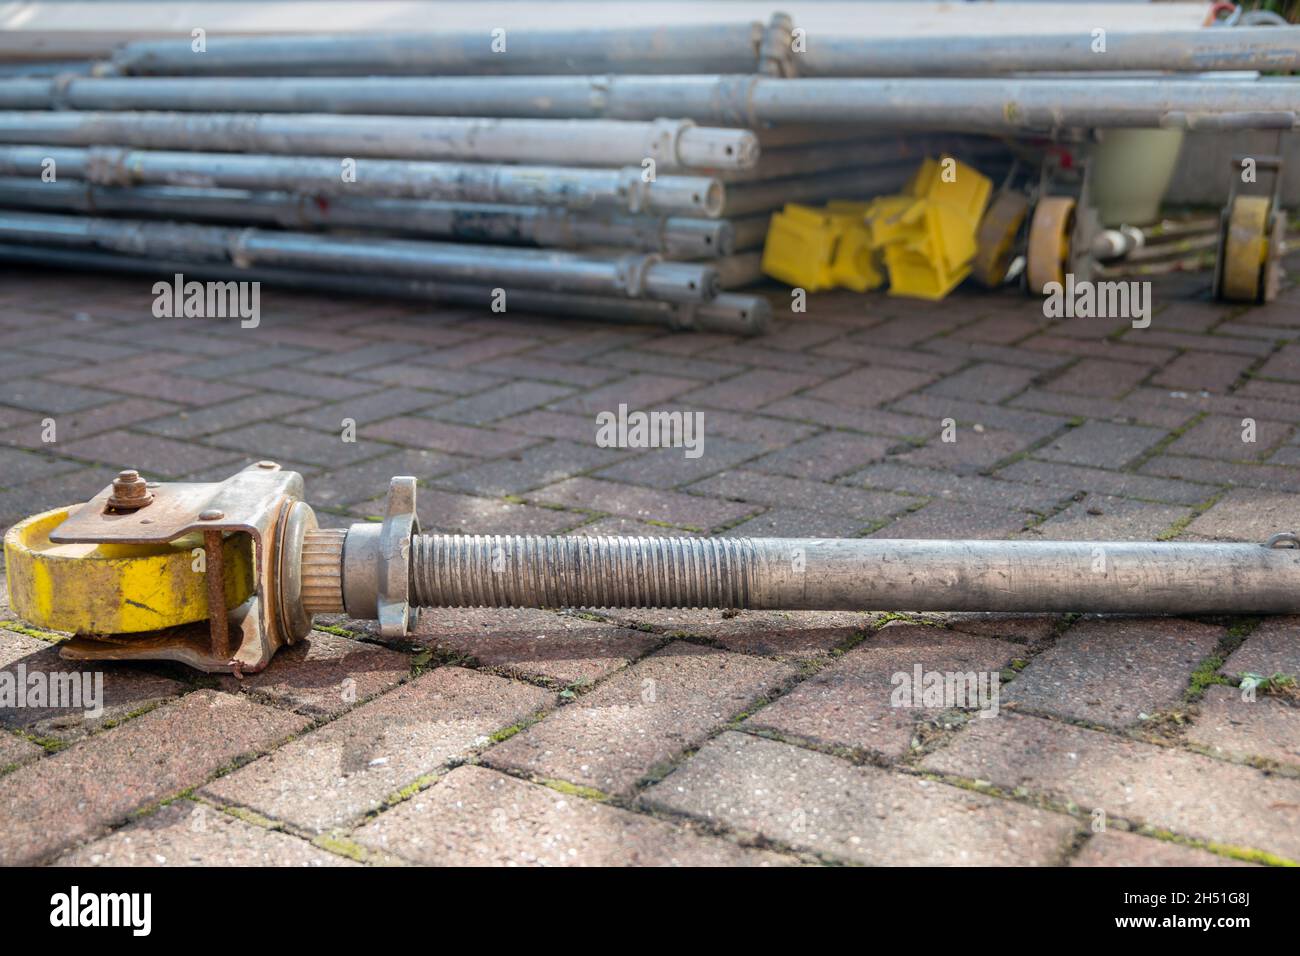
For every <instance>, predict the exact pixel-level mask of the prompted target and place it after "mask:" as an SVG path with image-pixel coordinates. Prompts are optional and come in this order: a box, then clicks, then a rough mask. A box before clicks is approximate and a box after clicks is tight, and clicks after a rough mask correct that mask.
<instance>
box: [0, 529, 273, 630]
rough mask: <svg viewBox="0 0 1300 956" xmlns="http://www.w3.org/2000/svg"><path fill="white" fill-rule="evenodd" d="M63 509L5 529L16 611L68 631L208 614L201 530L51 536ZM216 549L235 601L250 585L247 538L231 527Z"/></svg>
mask: <svg viewBox="0 0 1300 956" xmlns="http://www.w3.org/2000/svg"><path fill="white" fill-rule="evenodd" d="M69 511H70V509H69V508H58V509H55V510H54V511H46V512H45V513H43V514H39V515H35V516H33V517H31V518H28V519H26V520H25V521H21V522H19V523H18V524H16V525H14V526H13V527H12V528H10V529H9V531H8V532H7V533H6V534H5V538H4V550H5V576H6V578H7V579H8V582H9V600H10V604H11V606H12V607H13V610H14V613H15V614H16V615H18V616H19V617H20V618H22V619H23V620H25V621H27V622H28V623H29V624H34V625H36V626H38V627H44V628H48V629H50V630H53V631H71V632H72V633H74V634H138V633H141V632H143V631H153V630H158V629H160V628H165V627H173V626H175V625H177V624H190V623H193V622H196V621H204V620H207V617H208V591H207V579H206V575H205V574H204V573H203V565H202V564H200V563H199V558H198V555H199V553H201V552H202V548H203V539H202V536H201V535H192V536H187V537H185V538H180V539H178V540H176V541H172V542H169V543H167V544H159V545H139V544H55V543H54V542H52V541H50V532H51V531H53V530H54V529H55V528H57V527H58V526H59V525H61V524H62V523H63V522H64V521H65V520H66V519H67V517H68V513H69ZM196 548H197V549H199V551H198V552H197V553H196V551H195V549H196ZM222 553H223V558H224V565H225V578H226V581H225V584H226V607H227V608H231V607H236V606H238V605H239V604H242V603H243V602H244V601H245V600H246V599H247V598H248V596H249V595H250V594H252V593H253V562H252V544H251V541H250V539H249V538H248V536H247V535H231V536H229V537H227V538H226V539H225V542H224V544H223V548H222Z"/></svg>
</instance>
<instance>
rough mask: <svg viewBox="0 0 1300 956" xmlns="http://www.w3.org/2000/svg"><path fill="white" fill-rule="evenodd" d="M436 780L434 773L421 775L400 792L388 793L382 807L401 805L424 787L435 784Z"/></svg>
mask: <svg viewBox="0 0 1300 956" xmlns="http://www.w3.org/2000/svg"><path fill="white" fill-rule="evenodd" d="M437 780H438V775H437V774H436V773H426V774H421V775H420V776H418V777H416V778H415V779H414V780H412V781H411V782H410V783H408V784H407V785H406V786H404V787H403V788H402V789H401V790H398V791H396V792H395V793H390V794H389V795H388V796H387V797H385V798H384V806H385V807H392V806H396V805H397V804H399V803H403V802H405V801H407V800H410V799H411V798H412V797H413V796H415V795H416V794H417V793H419V792H420V791H421V790H424V789H425V788H426V787H430V786H432V785H433V784H434V783H436V782H437Z"/></svg>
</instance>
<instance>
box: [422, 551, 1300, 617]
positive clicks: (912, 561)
mask: <svg viewBox="0 0 1300 956" xmlns="http://www.w3.org/2000/svg"><path fill="white" fill-rule="evenodd" d="M411 603H412V604H416V605H420V606H424V607H680V608H754V609H783V610H898V611H1026V612H1049V611H1090V612H1099V613H1136V614H1208V613H1232V612H1249V613H1295V612H1296V611H1300V549H1295V548H1275V547H1268V546H1266V545H1262V544H1214V543H1209V544H1201V543H1177V542H1168V543H1160V542H1140V543H1137V542H1119V541H1107V542H1091V541H1072V542H1048V541H917V540H885V539H879V540H876V539H863V538H854V539H838V540H836V539H825V538H687V537H665V538H643V537H583V536H579V535H569V536H549V537H547V536H534V535H442V534H425V535H416V537H415V539H414V542H413V546H412V550H411Z"/></svg>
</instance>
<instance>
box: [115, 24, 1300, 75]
mask: <svg viewBox="0 0 1300 956" xmlns="http://www.w3.org/2000/svg"><path fill="white" fill-rule="evenodd" d="M792 26H793V24H792V23H789V22H788V21H787V35H786V36H785V37H784V39H785V45H786V47H787V50H782V51H772V52H774V53H780V54H783V56H782V59H783V63H784V64H786V68H787V69H793V70H795V71H797V73H798V75H800V76H917V75H927V74H931V75H932V74H938V73H948V74H959V75H990V74H999V73H1007V72H1020V71H1033V70H1053V71H1056V70H1176V71H1204V70H1280V71H1285V70H1294V69H1296V68H1297V64H1298V63H1300V40H1298V39H1297V37H1298V36H1300V28H1296V27H1267V28H1250V27H1238V28H1235V29H1231V30H1224V29H1216V30H1171V31H1163V32H1159V33H1155V32H1131V33H1126V32H1122V31H1109V32H1107V33H1106V34H1105V45H1104V48H1102V49H1104V52H1100V51H1099V48H1098V46H1097V43H1098V40H1097V37H1095V36H1094V35H1093V33H1092V31H1086V32H1083V31H1081V32H1079V33H1073V34H1058V35H1048V36H1041V35H1033V36H1005V35H996V36H987V37H986V36H915V37H905V38H881V37H861V36H840V35H837V34H834V33H818V34H816V35H814V36H813V37H811V38H809V42H808V43H807V45H806V49H804V50H803V51H802V52H800V53H798V54H794V55H791V54H790V53H789V52H788V45H789V36H788V31H789V28H790V27H792ZM503 32H504V31H503ZM763 38H764V37H763V27H762V25H761V24H759V23H748V24H716V25H711V24H703V25H698V26H681V27H652V28H632V29H622V30H618V29H607V30H585V31H574V32H572V33H558V32H549V31H548V32H542V31H513V30H512V31H509V33H508V34H506V35H505V36H504V37H503V39H505V40H506V41H507V46H506V49H505V50H503V51H499V52H498V51H494V49H493V37H492V36H491V33H490V31H486V30H485V31H483V32H481V33H460V34H454V33H453V34H441V35H440V34H436V33H429V34H406V35H372V36H304V37H229V38H227V37H214V38H212V39H211V40H209V42H208V48H207V50H206V51H205V52H203V53H195V52H194V51H193V50H192V49H191V48H190V42H189V41H188V40H183V41H182V40H161V41H144V42H139V43H131V44H127V45H126V46H125V47H123V48H122V49H121V50H120V51H118V53H116V54H115V55H114V57H113V65H114V67H115V68H116V69H117V70H119V71H121V72H122V73H135V74H155V75H157V74H174V75H204V76H212V75H220V74H225V75H230V74H237V73H253V74H260V75H276V74H285V73H294V72H296V73H300V74H310V73H318V74H327V75H336V76H337V75H348V74H355V75H366V74H381V73H430V74H444V75H445V74H453V73H465V74H479V75H492V74H503V73H516V74H518V73H533V72H538V73H577V72H614V73H618V72H621V73H688V72H698V71H701V70H716V71H734V72H738V73H753V72H759V64H758V53H759V47H760V45H761V43H762V41H763Z"/></svg>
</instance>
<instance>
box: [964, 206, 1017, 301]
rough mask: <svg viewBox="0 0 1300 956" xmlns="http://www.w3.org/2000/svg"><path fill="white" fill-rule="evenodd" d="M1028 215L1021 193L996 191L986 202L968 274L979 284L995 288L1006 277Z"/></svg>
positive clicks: (976, 234)
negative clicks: (1017, 238)
mask: <svg viewBox="0 0 1300 956" xmlns="http://www.w3.org/2000/svg"><path fill="white" fill-rule="evenodd" d="M1028 214H1029V200H1028V199H1027V198H1025V196H1024V194H1023V193H1017V192H1003V193H999V194H998V195H997V196H996V197H995V198H994V200H993V202H991V203H989V208H988V210H987V211H986V212H985V213H984V217H983V218H982V219H981V220H980V225H979V229H978V230H977V231H976V233H975V244H976V250H975V260H974V262H973V263H972V264H971V277H972V278H974V279H975V281H976V282H978V283H979V284H980V285H982V286H985V287H987V288H989V289H996V288H997V287H998V286H1000V285H1001V284H1002V283H1003V282H1004V281H1005V280H1006V277H1007V271H1008V270H1009V269H1010V268H1011V260H1012V259H1013V258H1014V257H1015V254H1016V237H1017V236H1018V235H1019V234H1020V227H1021V226H1022V225H1024V222H1025V216H1027V215H1028Z"/></svg>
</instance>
